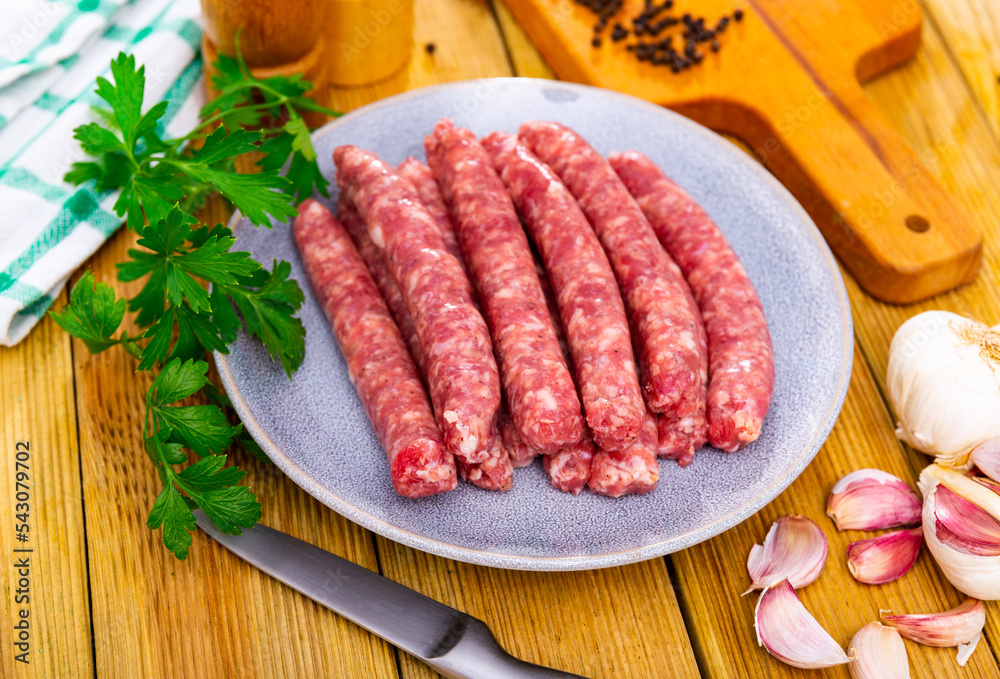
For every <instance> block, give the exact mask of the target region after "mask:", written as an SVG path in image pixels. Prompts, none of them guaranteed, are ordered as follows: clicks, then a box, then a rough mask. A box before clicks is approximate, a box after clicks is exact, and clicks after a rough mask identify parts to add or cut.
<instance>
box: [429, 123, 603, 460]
mask: <svg viewBox="0 0 1000 679" xmlns="http://www.w3.org/2000/svg"><path fill="white" fill-rule="evenodd" d="M424 147H425V149H426V151H427V160H428V162H429V163H430V167H431V170H432V171H433V172H434V176H435V177H436V178H437V180H438V185H439V186H440V187H441V193H442V195H443V196H444V199H445V202H446V203H447V205H448V207H449V209H450V211H451V215H452V217H453V218H454V223H455V226H456V228H457V231H458V239H459V244H460V245H461V248H462V254H463V255H464V257H465V261H466V263H467V264H468V267H469V272H470V273H471V275H472V280H473V282H474V283H475V288H476V290H477V292H478V293H479V298H480V301H481V303H482V306H483V309H484V311H485V316H486V319H487V321H488V323H489V326H490V330H491V331H492V335H493V344H494V347H495V349H496V356H497V362H498V364H499V367H500V376H501V379H502V383H503V387H504V393H505V394H506V397H507V404H508V407H509V410H510V415H511V418H512V419H513V420H514V424H515V425H516V426H517V431H518V433H519V434H520V436H521V440H522V441H524V443H526V444H527V445H528V446H529V447H531V448H534V449H536V450H539V451H541V452H543V453H554V452H555V451H557V450H559V449H560V448H562V447H564V446H567V445H570V444H573V443H576V442H577V441H579V440H580V438H581V436H582V435H583V417H582V416H581V414H580V400H579V398H578V397H577V394H576V386H575V385H574V384H573V378H572V377H571V376H570V373H569V369H568V368H567V366H566V361H565V359H564V358H563V355H562V352H561V351H560V349H559V341H558V339H557V338H556V334H555V330H554V329H553V327H552V321H551V319H550V318H549V314H548V309H547V308H546V306H545V297H544V296H543V294H542V289H541V286H540V284H539V282H538V275H537V273H536V272H535V265H534V260H533V259H532V255H531V249H530V247H529V245H528V240H527V238H526V237H525V235H524V229H523V228H522V226H521V222H520V220H519V219H518V217H517V213H516V212H515V210H514V205H513V204H512V203H511V200H510V197H509V196H508V195H507V190H506V189H505V188H504V185H503V182H502V181H501V180H500V177H498V176H497V173H496V171H495V170H494V169H493V163H492V161H491V159H490V157H489V155H488V154H487V153H486V150H485V149H483V147H482V146H480V145H479V142H478V141H477V140H476V137H475V135H473V134H472V132H471V131H469V130H468V129H466V128H456V127H455V126H454V125H452V123H451V121H450V120H447V119H445V120H442V121H441V122H439V123H438V124H437V125H436V126H435V128H434V132H433V133H432V134H430V135H428V137H427V138H426V139H425V140H424Z"/></svg>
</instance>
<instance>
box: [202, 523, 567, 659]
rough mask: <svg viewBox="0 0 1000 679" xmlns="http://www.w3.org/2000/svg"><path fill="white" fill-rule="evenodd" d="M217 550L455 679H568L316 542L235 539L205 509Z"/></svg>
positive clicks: (275, 536) (277, 536) (249, 532)
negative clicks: (225, 551) (522, 657)
mask: <svg viewBox="0 0 1000 679" xmlns="http://www.w3.org/2000/svg"><path fill="white" fill-rule="evenodd" d="M194 517H195V519H196V520H197V522H198V526H199V527H200V528H201V529H202V530H203V531H205V532H206V533H208V534H209V535H210V536H211V537H212V538H213V539H215V541H216V542H218V543H219V544H221V545H222V546H223V547H225V548H226V549H228V550H229V551H231V552H233V553H234V554H236V555H237V556H239V557H240V558H242V559H243V560H245V561H248V562H249V563H251V564H253V565H254V566H256V567H257V568H259V569H260V570H262V571H264V572H265V573H267V574H268V575H270V576H272V577H274V578H276V579H278V580H280V581H281V582H283V583H285V584H286V585H288V586H289V587H291V588H292V589H294V590H296V591H297V592H301V593H302V594H305V595H306V596H307V597H309V598H310V599H312V600H313V601H315V602H316V603H319V604H323V605H324V606H326V607H327V608H329V609H331V610H334V611H336V612H337V613H340V614H341V615H343V616H344V617H345V618H347V619H348V620H350V621H352V622H354V623H357V624H358V625H361V626H362V627H364V628H365V629H366V630H368V631H369V632H371V633H372V634H374V635H376V636H379V637H381V638H383V639H385V640H386V641H388V642H389V643H390V644H392V645H393V646H397V647H398V648H401V649H403V650H404V651H406V652H407V653H409V654H411V655H414V656H416V657H417V658H418V659H420V660H422V661H423V662H425V663H427V664H428V665H430V666H431V667H432V668H434V669H435V670H437V671H438V672H440V673H441V674H442V675H443V676H445V677H447V678H448V679H567V678H570V677H576V679H582V677H580V676H579V675H577V674H570V673H568V672H561V671H559V670H554V669H550V668H548V667H542V666H540V665H532V664H531V663H527V662H524V661H523V660H519V659H517V658H515V657H514V656H512V655H510V654H509V653H507V651H505V650H503V648H501V647H500V644H498V643H497V641H496V639H495V638H494V637H493V633H492V632H490V628H489V627H487V626H486V623H484V622H483V621H482V620H479V619H478V618H473V617H472V616H471V615H467V614H465V613H462V612H461V611H457V610H455V609H454V608H451V607H450V606H445V605H444V604H442V603H439V602H437V601H434V599H431V598H429V597H426V596H424V595H423V594H420V593H419V592H415V591H413V590H412V589H410V588H408V587H404V586H403V585H400V584H399V583H397V582H393V581H392V580H389V579H388V578H384V577H382V576H381V575H379V574H377V573H373V572H372V571H370V570H368V569H367V568H364V567H363V566H359V565H357V564H356V563H353V562H351V561H348V560H347V559H342V558H340V557H339V556H336V555H335V554H331V553H330V552H327V551H325V550H322V549H320V548H319V547H316V546H314V545H310V544H309V543H308V542H303V541H302V540H299V539H297V538H293V537H292V536H291V535H286V534H285V533H282V532H280V531H276V530H274V529H272V528H268V527H267V526H262V525H260V524H257V525H256V526H254V527H253V528H247V529H244V531H243V535H227V534H226V533H223V532H222V531H220V530H219V529H218V528H216V527H215V525H213V524H212V522H211V521H209V520H208V519H207V518H206V516H205V514H204V513H203V512H202V511H201V510H200V509H199V510H195V512H194Z"/></svg>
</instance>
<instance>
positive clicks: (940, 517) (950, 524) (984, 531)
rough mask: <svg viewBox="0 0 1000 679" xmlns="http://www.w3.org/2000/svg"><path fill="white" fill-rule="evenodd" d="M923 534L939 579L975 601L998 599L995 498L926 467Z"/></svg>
mask: <svg viewBox="0 0 1000 679" xmlns="http://www.w3.org/2000/svg"><path fill="white" fill-rule="evenodd" d="M919 486H920V492H922V493H923V494H924V509H923V519H924V520H923V530H924V540H926V542H927V549H929V550H930V552H931V554H932V555H933V556H934V560H935V561H937V563H938V565H939V566H940V567H941V570H942V572H944V574H945V577H947V578H948V580H949V581H950V582H951V584H953V585H954V586H955V587H956V588H957V589H958V590H959V591H961V592H964V593H965V594H968V595H969V596H971V597H975V598H976V599H985V600H995V599H1000V494H997V492H995V491H994V490H993V488H992V487H991V485H987V484H983V483H980V482H977V481H976V480H974V479H971V478H969V477H967V476H965V475H963V474H961V473H959V472H956V471H954V470H952V469H948V468H947V467H942V466H940V465H937V464H932V465H930V466H929V467H927V468H926V469H924V470H923V471H922V472H920V481H919Z"/></svg>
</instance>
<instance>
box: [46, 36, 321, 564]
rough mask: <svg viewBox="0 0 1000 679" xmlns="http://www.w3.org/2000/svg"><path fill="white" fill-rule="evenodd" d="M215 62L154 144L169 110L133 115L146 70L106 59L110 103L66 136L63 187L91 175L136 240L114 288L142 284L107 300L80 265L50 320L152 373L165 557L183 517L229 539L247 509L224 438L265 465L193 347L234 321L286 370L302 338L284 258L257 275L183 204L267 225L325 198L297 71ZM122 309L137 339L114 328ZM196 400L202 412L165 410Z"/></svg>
mask: <svg viewBox="0 0 1000 679" xmlns="http://www.w3.org/2000/svg"><path fill="white" fill-rule="evenodd" d="M214 66H215V70H216V72H217V75H216V76H215V78H214V81H213V85H214V86H215V89H216V91H218V92H219V96H218V97H217V98H216V99H214V100H213V101H212V102H210V103H209V104H207V105H206V106H205V107H204V108H203V109H202V121H203V122H202V123H201V124H200V125H199V126H198V127H197V128H195V130H193V131H192V132H191V133H189V134H187V135H185V136H183V137H180V138H177V139H164V138H163V136H162V134H163V129H162V128H163V124H162V118H163V116H164V114H165V113H166V110H167V106H168V103H167V102H165V101H163V102H160V103H158V104H156V105H154V106H152V107H151V108H149V109H148V110H147V111H146V112H145V113H143V111H142V104H143V95H144V93H145V69H144V67H139V68H136V64H135V58H134V57H133V56H131V55H125V54H119V55H118V57H117V58H116V59H115V60H114V61H112V62H111V75H112V78H113V80H114V82H110V81H108V80H106V79H105V78H98V79H97V90H96V93H97V95H98V96H99V97H100V98H101V99H103V100H104V101H105V102H106V103H107V104H108V107H109V108H107V109H95V110H96V111H97V113H98V116H99V118H100V120H101V122H93V123H88V124H86V125H81V126H79V127H77V128H76V130H74V137H75V138H76V139H77V140H79V142H80V145H81V147H82V149H83V150H84V151H85V152H86V153H87V154H89V155H91V156H93V157H94V160H90V161H86V162H78V163H74V164H73V167H72V169H71V170H70V172H69V173H68V174H67V175H66V177H65V179H66V181H67V182H70V183H72V184H82V183H86V182H93V186H94V188H95V190H97V191H98V192H104V191H111V190H115V189H118V190H120V192H121V193H120V194H119V196H118V199H117V201H116V202H115V204H114V210H115V212H116V214H118V215H119V216H120V217H123V218H124V219H125V223H126V224H127V225H128V228H130V229H132V230H133V231H135V232H136V233H137V234H138V236H139V237H138V240H137V245H138V246H139V247H137V248H133V249H131V250H129V251H128V257H129V258H128V260H127V261H125V262H122V263H120V264H118V280H119V281H122V282H130V281H143V285H142V288H141V290H140V291H139V292H138V293H137V294H135V295H133V296H132V297H130V298H127V299H126V298H123V297H118V296H117V295H116V294H115V291H114V290H113V289H112V288H111V286H110V285H108V284H107V283H104V282H97V283H95V281H94V277H93V274H92V273H91V272H90V271H87V272H85V273H84V274H83V276H82V277H81V278H80V280H79V281H77V283H76V285H74V286H73V289H72V290H71V291H70V302H69V304H67V305H66V306H65V307H63V309H61V310H60V311H58V312H51V315H52V318H53V319H54V320H55V322H56V323H57V324H59V326H60V327H62V328H63V329H64V330H66V331H67V332H69V333H70V334H71V335H73V336H75V337H78V338H80V339H81V340H82V341H83V342H84V344H85V345H86V347H87V349H89V350H90V352H91V353H99V352H101V351H105V350H107V349H110V348H111V347H114V346H118V345H120V346H121V347H122V348H124V349H125V350H126V351H127V352H128V353H129V354H131V355H132V356H134V357H136V359H138V365H137V368H136V369H137V370H139V371H153V372H155V373H156V377H155V379H154V380H153V382H152V384H151V386H150V387H149V390H148V392H147V394H146V399H145V406H146V410H145V416H144V419H143V423H144V424H143V440H144V442H145V446H144V447H145V452H146V455H147V456H148V457H149V459H150V461H151V462H152V463H153V465H154V466H155V467H156V470H157V473H158V474H159V477H160V480H161V482H162V484H163V489H162V491H161V492H160V494H159V495H158V496H157V498H156V500H155V501H154V503H153V506H152V508H151V510H150V512H149V518H148V521H147V525H148V526H149V528H151V529H154V530H155V529H158V528H161V527H162V529H163V532H162V535H163V542H164V543H165V544H166V546H167V548H168V549H169V550H170V551H171V552H173V553H174V554H175V555H176V556H177V557H178V558H179V559H185V558H186V557H187V554H188V550H189V548H190V546H191V531H193V530H194V528H195V521H194V515H193V513H192V510H193V509H195V508H198V507H200V508H201V509H202V510H203V511H204V512H205V514H206V515H207V516H208V517H209V518H210V519H211V520H212V522H213V523H214V524H215V525H216V526H217V527H218V528H219V529H221V530H223V531H224V532H227V533H231V534H237V535H238V534H239V533H240V532H241V531H242V529H243V528H247V527H250V526H253V525H254V523H256V522H257V521H258V520H259V519H260V516H261V506H260V503H259V502H258V501H257V498H256V496H255V495H254V494H253V492H252V491H251V490H250V489H249V488H247V487H245V486H240V485H239V481H240V480H241V479H242V478H243V477H244V476H245V472H243V471H241V470H239V469H237V468H235V467H226V466H225V464H226V459H227V458H226V455H225V451H226V450H227V449H228V448H229V447H230V446H231V445H232V443H233V442H234V441H236V442H238V443H240V444H241V445H242V446H243V447H244V448H245V449H246V450H248V451H249V452H250V453H251V454H253V455H254V456H256V457H258V458H260V459H262V460H265V461H266V460H267V457H266V455H265V454H264V452H263V451H262V450H261V449H260V447H259V446H258V445H257V444H256V443H255V442H254V441H253V439H251V438H250V437H249V436H247V435H246V433H245V432H244V431H243V428H242V425H239V424H237V425H236V426H232V425H231V424H230V420H229V419H228V418H227V416H226V413H225V411H224V409H227V408H230V407H231V403H230V402H229V399H228V398H227V397H226V395H225V393H223V392H222V391H221V390H219V389H218V388H217V387H215V385H213V384H212V383H211V382H210V381H209V380H208V377H207V372H208V368H209V366H208V363H207V362H206V361H205V360H204V359H205V353H206V352H207V351H218V352H220V353H223V354H225V353H228V351H229V350H228V346H229V345H230V344H232V342H234V341H235V340H236V334H237V331H238V330H239V329H240V328H241V327H242V328H244V329H245V330H246V331H247V332H248V333H250V334H251V335H253V336H256V337H258V338H259V339H260V340H261V342H262V343H263V344H264V346H265V347H266V348H267V350H268V352H269V354H270V356H271V357H272V359H275V360H277V361H279V362H280V363H281V365H282V367H283V368H284V370H285V372H286V373H287V374H288V376H289V377H291V375H292V374H293V373H294V372H295V370H296V369H297V368H298V367H299V365H300V364H301V363H302V359H303V356H304V353H305V329H304V328H303V326H302V323H301V321H299V319H298V318H296V317H295V313H296V312H297V311H298V309H299V308H300V307H301V305H302V302H303V299H304V298H303V294H302V290H301V289H300V288H299V285H298V283H297V282H296V281H294V280H290V279H289V278H288V276H289V274H290V272H291V267H290V265H289V264H288V262H284V261H277V260H276V261H274V262H272V264H271V268H270V270H268V269H266V268H264V267H263V266H262V265H261V264H260V263H259V262H256V261H254V259H253V258H252V257H251V255H250V253H248V252H239V251H233V249H232V248H233V246H234V244H235V242H236V239H235V238H234V237H233V234H232V232H231V231H230V230H229V229H227V228H225V227H223V226H222V225H217V226H214V227H209V226H205V225H201V224H199V223H198V220H197V219H196V217H195V215H194V211H195V210H196V209H197V207H198V206H200V205H201V204H202V203H203V201H204V199H205V197H206V195H208V194H211V193H219V194H221V195H222V196H223V197H224V198H225V199H227V200H228V201H230V202H231V203H232V205H234V206H235V207H236V208H237V209H238V210H240V212H242V213H243V215H244V216H246V217H247V218H248V219H249V220H250V221H251V222H252V223H253V224H255V225H257V226H268V227H270V225H271V220H272V219H273V220H274V221H276V222H282V221H285V220H287V219H288V218H290V217H292V216H294V215H295V214H296V210H295V203H296V202H297V201H298V200H300V199H302V198H304V197H306V196H308V195H311V194H312V193H313V192H319V193H321V194H323V195H328V194H327V190H326V180H325V179H324V178H323V176H322V175H321V174H320V172H319V167H318V165H317V164H316V151H315V149H314V148H313V145H312V140H311V138H310V136H309V128H308V126H307V125H306V123H305V120H304V119H303V118H302V113H301V112H302V111H318V112H322V113H325V114H329V115H336V113H335V112H334V111H331V110H329V109H326V108H324V107H322V106H320V105H318V104H316V103H315V102H314V101H312V100H311V99H309V98H308V97H307V96H306V94H307V93H308V92H309V91H310V90H311V89H312V85H311V84H310V83H309V81H307V80H305V79H303V78H301V77H300V76H291V77H286V76H276V77H270V78H263V79H261V78H257V77H255V76H254V75H253V74H252V73H251V72H250V70H249V69H248V68H247V66H246V64H245V63H244V62H243V60H242V58H240V57H239V56H237V57H235V58H230V57H225V56H222V57H220V58H219V61H218V62H217V63H215V64H214ZM251 152H253V153H255V154H256V155H257V157H258V161H257V164H258V167H259V168H260V172H255V173H250V174H241V173H238V172H237V171H236V167H235V160H236V158H237V157H238V156H240V155H243V154H246V153H251ZM283 169H284V172H282V170H283ZM126 312H130V313H132V314H134V319H133V320H134V322H135V325H136V326H138V328H140V331H139V332H137V333H132V334H130V333H129V332H128V331H127V330H125V329H120V328H121V326H122V323H123V321H124V320H125V314H126ZM199 395H200V396H201V397H202V398H201V399H200V400H201V401H204V400H207V401H209V403H208V404H197V403H195V404H193V405H177V402H178V401H184V400H187V399H191V400H195V401H197V400H198V399H194V398H193V397H196V396H199ZM195 458H197V459H196V460H195Z"/></svg>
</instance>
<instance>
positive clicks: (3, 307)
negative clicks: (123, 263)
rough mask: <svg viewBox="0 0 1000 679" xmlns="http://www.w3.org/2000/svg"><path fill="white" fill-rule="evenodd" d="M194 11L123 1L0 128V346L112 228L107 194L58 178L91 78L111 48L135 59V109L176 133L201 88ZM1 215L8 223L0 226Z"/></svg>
mask: <svg viewBox="0 0 1000 679" xmlns="http://www.w3.org/2000/svg"><path fill="white" fill-rule="evenodd" d="M97 4H98V5H100V4H102V3H100V2H98V3H97ZM198 14H199V6H198V1H197V0H136V1H135V2H132V3H131V4H129V5H128V6H126V7H125V8H124V9H122V11H121V12H119V13H118V14H117V15H115V17H114V20H113V22H112V25H111V26H110V27H108V30H107V31H106V32H105V33H104V35H103V36H102V37H101V38H100V40H98V41H97V42H96V43H94V44H93V45H92V46H91V47H89V48H88V52H87V54H85V55H81V56H79V57H77V58H76V59H75V63H74V64H73V65H72V66H70V68H69V71H68V72H67V74H65V75H64V76H63V77H62V78H60V79H59V80H57V81H56V82H55V83H53V85H52V87H50V88H49V89H48V91H46V92H45V93H44V94H43V95H42V96H40V97H38V98H37V99H36V100H35V101H34V102H32V103H31V104H30V105H29V106H27V107H26V108H24V109H23V110H22V111H21V112H20V113H18V114H17V115H16V116H15V117H14V118H13V119H11V120H9V121H7V122H6V124H5V125H3V127H2V128H0V149H5V150H6V149H10V148H11V147H12V146H15V145H17V146H19V147H20V148H19V150H18V151H17V152H16V153H14V154H13V155H11V156H10V157H9V158H8V159H7V160H6V162H3V164H2V165H0V205H3V206H4V213H5V215H4V217H2V218H0V344H8V345H10V344H14V343H16V342H17V341H19V340H20V339H21V338H22V337H23V336H24V335H25V334H27V331H28V330H29V329H30V328H31V326H33V325H34V324H35V323H36V322H37V321H38V320H39V319H40V318H41V317H42V315H44V313H45V311H46V310H47V309H48V307H49V305H50V304H51V303H52V300H53V298H54V297H56V296H57V295H58V294H59V292H60V290H61V288H62V286H63V285H64V284H65V282H66V279H67V278H68V277H69V275H70V274H72V272H73V271H74V270H75V269H76V268H77V267H79V266H80V264H82V263H83V262H84V261H85V260H86V259H87V258H88V257H89V256H90V255H91V254H93V252H95V251H96V250H97V249H98V248H99V247H100V245H101V244H102V243H103V242H104V241H105V240H106V239H107V238H108V237H109V236H110V235H111V234H113V233H114V232H115V231H116V230H117V228H118V227H119V226H120V224H121V223H122V219H121V218H119V217H118V216H117V215H115V214H114V212H113V209H112V206H113V205H114V202H115V200H116V199H117V192H102V193H98V192H97V191H96V190H95V187H94V182H88V183H86V184H83V185H81V186H71V185H69V184H66V183H64V182H63V181H62V176H63V175H64V174H65V173H66V172H67V171H68V170H69V168H70V166H71V165H72V163H73V162H75V161H78V160H84V159H85V156H84V154H83V152H82V151H81V150H80V148H79V144H78V143H77V142H76V141H75V140H74V139H72V130H73V129H74V128H75V127H77V126H78V125H81V124H84V123H87V122H90V121H92V120H94V119H95V116H94V114H93V112H92V109H91V107H92V106H94V105H96V104H98V103H99V102H100V103H103V102H101V101H100V100H99V99H98V98H97V96H96V95H95V94H94V92H93V90H94V86H95V83H94V80H95V79H96V77H97V76H98V75H101V76H104V77H107V78H110V68H109V64H110V61H111V59H112V58H114V56H116V55H117V54H118V52H119V51H122V52H126V53H133V54H135V55H136V61H137V63H139V64H144V65H145V66H146V100H145V102H144V107H146V108H148V107H149V106H151V105H152V104H154V103H156V102H157V101H159V100H161V99H166V100H167V101H168V102H169V106H168V109H167V111H166V114H165V115H164V116H163V118H162V119H161V121H160V130H159V131H160V132H161V134H178V135H183V134H184V133H186V132H187V131H189V130H190V129H191V128H192V127H193V126H194V124H195V122H196V120H197V110H198V101H197V99H198V98H197V97H196V98H195V99H192V98H191V97H190V96H189V95H191V94H192V93H194V94H198V93H199V92H200V89H201V88H200V78H201V73H202V63H201V58H200V56H199V52H198V49H199V46H200V40H201V29H200V27H199V26H198V25H197V23H195V19H196V18H197V17H198ZM85 63H86V64H90V65H91V68H90V69H89V70H88V69H86V68H81V65H83V64H85ZM2 91H3V90H0V93H2ZM2 152H3V151H0V153H2ZM5 155H9V154H8V153H5ZM8 219H11V220H13V222H14V223H13V224H10V223H9V224H7V225H5V224H4V221H6V220H8Z"/></svg>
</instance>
